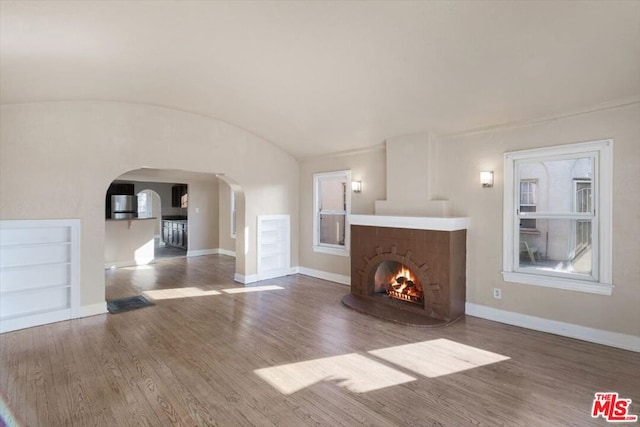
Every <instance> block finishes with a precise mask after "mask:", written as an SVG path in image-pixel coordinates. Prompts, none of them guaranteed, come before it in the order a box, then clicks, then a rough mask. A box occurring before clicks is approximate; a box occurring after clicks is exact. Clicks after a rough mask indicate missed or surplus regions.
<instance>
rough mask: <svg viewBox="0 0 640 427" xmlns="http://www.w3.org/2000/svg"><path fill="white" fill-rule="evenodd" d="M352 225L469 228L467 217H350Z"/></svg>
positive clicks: (443, 229) (445, 229)
mask: <svg viewBox="0 0 640 427" xmlns="http://www.w3.org/2000/svg"><path fill="white" fill-rule="evenodd" d="M348 219H349V224H350V225H368V226H372V227H393V228H412V229H415V230H440V231H456V230H466V229H467V228H469V218H467V217H420V216H385V215H349V218H348Z"/></svg>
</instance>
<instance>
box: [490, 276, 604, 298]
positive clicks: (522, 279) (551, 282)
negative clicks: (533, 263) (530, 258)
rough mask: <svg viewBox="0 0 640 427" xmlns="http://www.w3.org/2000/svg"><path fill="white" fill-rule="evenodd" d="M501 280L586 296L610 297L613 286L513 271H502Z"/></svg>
mask: <svg viewBox="0 0 640 427" xmlns="http://www.w3.org/2000/svg"><path fill="white" fill-rule="evenodd" d="M502 278H503V280H504V281H505V282H513V283H524V284H526V285H534V286H543V287H546V288H555V289H564V290H567V291H576V292H585V293H588V294H597V295H611V294H612V293H613V285H612V284H609V283H599V282H590V281H586V280H574V279H565V278H561V277H552V276H544V275H541V274H527V273H515V272H513V271H503V272H502Z"/></svg>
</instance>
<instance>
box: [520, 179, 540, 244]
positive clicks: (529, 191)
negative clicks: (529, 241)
mask: <svg viewBox="0 0 640 427" xmlns="http://www.w3.org/2000/svg"><path fill="white" fill-rule="evenodd" d="M537 189H538V180H537V179H520V212H535V211H536V199H537V194H536V193H537ZM520 230H522V231H525V230H530V231H534V232H535V231H536V220H535V219H526V218H523V219H521V220H520Z"/></svg>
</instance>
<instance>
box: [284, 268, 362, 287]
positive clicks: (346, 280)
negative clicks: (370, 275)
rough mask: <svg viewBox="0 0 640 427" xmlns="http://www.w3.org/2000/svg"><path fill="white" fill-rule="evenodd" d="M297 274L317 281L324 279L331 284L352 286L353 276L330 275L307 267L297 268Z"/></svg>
mask: <svg viewBox="0 0 640 427" xmlns="http://www.w3.org/2000/svg"><path fill="white" fill-rule="evenodd" d="M296 272H297V273H299V274H302V275H305V276H311V277H315V278H317V279H323V280H327V281H329V282H335V283H340V284H341V285H347V286H351V276H343V275H342V274H336V273H329V272H327V271H322V270H315V269H313V268H307V267H296Z"/></svg>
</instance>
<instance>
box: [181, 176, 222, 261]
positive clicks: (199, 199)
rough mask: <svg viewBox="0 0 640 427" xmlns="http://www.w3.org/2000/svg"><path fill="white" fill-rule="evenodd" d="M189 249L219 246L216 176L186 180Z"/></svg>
mask: <svg viewBox="0 0 640 427" xmlns="http://www.w3.org/2000/svg"><path fill="white" fill-rule="evenodd" d="M187 185H188V186H189V187H188V188H189V204H188V212H189V213H188V219H189V223H188V224H189V251H198V250H206V249H217V248H218V247H219V242H220V240H219V230H218V229H219V220H218V187H219V185H218V178H216V177H215V176H212V177H211V178H209V179H205V180H196V181H188V182H187Z"/></svg>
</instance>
